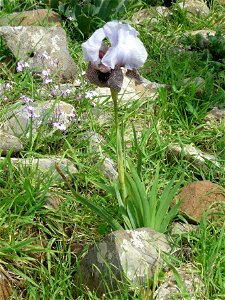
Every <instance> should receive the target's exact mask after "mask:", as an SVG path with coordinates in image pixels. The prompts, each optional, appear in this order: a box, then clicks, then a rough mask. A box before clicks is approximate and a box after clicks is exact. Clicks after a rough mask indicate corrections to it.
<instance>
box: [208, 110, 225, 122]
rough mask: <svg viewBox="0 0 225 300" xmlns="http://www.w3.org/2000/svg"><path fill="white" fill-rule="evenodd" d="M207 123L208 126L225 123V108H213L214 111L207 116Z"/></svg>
mask: <svg viewBox="0 0 225 300" xmlns="http://www.w3.org/2000/svg"><path fill="white" fill-rule="evenodd" d="M205 121H206V123H207V124H211V123H213V122H218V123H219V122H223V121H225V108H218V107H213V109H212V110H211V111H210V112H209V113H208V114H207V115H206V117H205Z"/></svg>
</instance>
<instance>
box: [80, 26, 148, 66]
mask: <svg viewBox="0 0 225 300" xmlns="http://www.w3.org/2000/svg"><path fill="white" fill-rule="evenodd" d="M137 35H138V32H137V31H136V30H135V29H134V28H132V27H131V26H130V25H128V24H122V23H120V22H118V21H111V22H108V23H106V24H105V25H104V26H103V28H101V29H98V30H96V31H95V33H94V34H93V35H92V36H91V37H90V38H89V39H88V41H87V42H85V43H84V44H83V45H82V48H83V52H84V59H85V60H87V61H90V62H92V63H94V62H100V59H99V49H100V47H101V42H102V40H103V39H104V38H105V37H107V38H109V40H110V43H111V47H110V48H109V49H108V51H107V52H106V54H105V56H104V57H103V59H102V60H101V63H102V64H104V65H105V66H107V67H110V68H111V69H114V68H115V66H116V65H119V66H124V67H125V68H126V69H130V70H132V69H137V68H138V67H141V66H143V64H144V62H145V60H146V58H147V52H146V50H145V47H144V45H143V43H142V42H141V41H140V40H139V38H138V37H137Z"/></svg>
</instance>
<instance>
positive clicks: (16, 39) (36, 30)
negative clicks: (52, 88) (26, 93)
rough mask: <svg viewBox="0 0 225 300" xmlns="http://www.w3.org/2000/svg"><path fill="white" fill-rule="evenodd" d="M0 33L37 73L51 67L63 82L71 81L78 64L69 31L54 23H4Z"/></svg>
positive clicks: (17, 57)
mask: <svg viewBox="0 0 225 300" xmlns="http://www.w3.org/2000/svg"><path fill="white" fill-rule="evenodd" d="M0 36H2V37H3V39H4V40H5V42H6V45H7V46H8V47H9V49H10V50H11V51H12V53H13V55H14V56H15V57H16V59H17V60H19V61H25V62H27V63H28V64H29V65H30V67H29V69H30V70H31V71H32V72H33V73H36V74H39V75H40V74H41V72H42V71H43V70H47V69H50V70H51V75H52V76H53V77H54V78H55V77H57V78H58V79H59V80H60V81H69V80H72V79H73V78H74V76H75V74H76V70H77V69H76V65H75V63H74V61H73V59H72V57H71V56H70V53H69V49H68V45H67V39H66V32H65V30H64V29H63V28H60V27H56V26H52V27H42V26H16V27H11V26H2V27H0Z"/></svg>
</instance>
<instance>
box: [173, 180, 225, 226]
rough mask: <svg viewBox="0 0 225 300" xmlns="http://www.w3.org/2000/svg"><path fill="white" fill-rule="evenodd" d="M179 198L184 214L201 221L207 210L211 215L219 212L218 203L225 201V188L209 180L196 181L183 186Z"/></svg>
mask: <svg viewBox="0 0 225 300" xmlns="http://www.w3.org/2000/svg"><path fill="white" fill-rule="evenodd" d="M179 200H182V203H181V205H180V207H179V210H180V211H181V212H182V214H184V216H187V217H188V218H189V217H190V219H191V220H194V221H197V222H199V221H200V220H201V217H202V215H203V214H204V213H205V212H208V213H209V215H208V216H209V217H211V216H212V214H214V213H216V212H218V209H219V205H218V203H225V189H224V188H223V187H222V186H220V185H218V184H215V183H212V182H211V181H208V180H202V181H194V182H191V183H189V184H187V185H186V186H184V187H183V188H181V191H180V193H179V195H178V201H179Z"/></svg>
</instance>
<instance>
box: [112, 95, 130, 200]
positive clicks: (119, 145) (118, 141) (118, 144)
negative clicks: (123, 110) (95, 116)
mask: <svg viewBox="0 0 225 300" xmlns="http://www.w3.org/2000/svg"><path fill="white" fill-rule="evenodd" d="M110 90H111V95H112V99H113V105H114V118H115V125H116V152H117V164H118V179H119V185H120V190H121V198H122V200H123V203H124V204H125V205H127V203H126V199H127V197H126V185H125V176H124V173H125V170H124V157H123V147H122V140H121V132H120V125H119V118H118V93H117V92H116V91H115V90H113V89H110Z"/></svg>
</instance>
